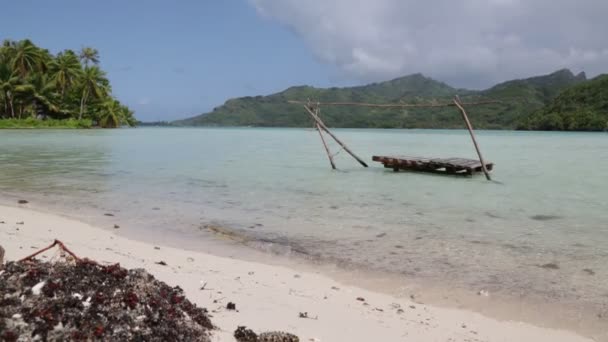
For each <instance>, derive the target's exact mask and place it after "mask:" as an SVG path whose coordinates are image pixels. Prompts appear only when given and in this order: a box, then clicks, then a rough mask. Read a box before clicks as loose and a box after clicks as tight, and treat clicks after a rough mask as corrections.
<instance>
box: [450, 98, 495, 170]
mask: <svg viewBox="0 0 608 342" xmlns="http://www.w3.org/2000/svg"><path fill="white" fill-rule="evenodd" d="M454 104H455V105H456V107H458V109H460V113H461V114H462V118H463V119H464V122H465V124H466V125H467V129H468V130H469V134H470V135H471V139H472V140H473V145H475V150H476V151H477V155H478V156H479V162H480V163H481V169H482V170H483V173H484V174H485V175H486V179H487V180H492V178H491V177H490V173H489V172H488V169H487V168H486V163H485V162H484V160H483V156H482V155H481V150H480V149H479V144H477V140H476V139H475V133H473V126H472V125H471V122H470V121H469V117H468V116H467V112H466V111H465V110H464V107H463V106H462V103H461V102H460V98H459V97H458V96H456V97H454Z"/></svg>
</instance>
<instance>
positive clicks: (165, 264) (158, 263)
mask: <svg viewBox="0 0 608 342" xmlns="http://www.w3.org/2000/svg"><path fill="white" fill-rule="evenodd" d="M155 264H157V265H161V266H167V263H166V262H164V261H162V260H161V261H158V262H155Z"/></svg>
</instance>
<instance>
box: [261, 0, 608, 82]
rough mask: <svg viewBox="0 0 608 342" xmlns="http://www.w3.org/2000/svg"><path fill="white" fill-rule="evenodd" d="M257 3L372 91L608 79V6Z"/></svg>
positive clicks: (318, 0) (466, 1)
mask: <svg viewBox="0 0 608 342" xmlns="http://www.w3.org/2000/svg"><path fill="white" fill-rule="evenodd" d="M250 2H251V3H252V4H253V6H255V8H256V9H257V10H258V13H259V14H260V15H262V16H264V17H267V18H269V19H271V20H276V21H278V22H279V23H281V24H282V25H284V26H285V27H287V28H288V29H290V30H292V31H293V32H294V33H295V34H296V35H298V36H299V37H301V38H302V39H303V40H304V42H305V43H306V44H307V45H308V46H309V47H310V48H311V49H312V51H313V52H314V54H315V55H316V56H317V58H319V59H320V60H321V61H323V62H325V63H329V64H333V65H335V66H337V67H338V68H339V70H341V71H342V72H344V73H345V74H346V75H347V76H349V77H354V78H357V79H360V80H363V81H377V80H383V79H387V78H392V77H398V76H401V75H404V74H409V73H416V72H422V73H424V74H426V75H429V76H432V77H435V78H438V79H441V80H445V81H448V82H450V83H453V84H455V85H458V86H473V87H480V86H487V85H490V84H491V83H493V82H496V81H500V80H505V79H511V78H516V77H525V76H529V75H534V74H542V73H547V72H551V71H554V70H556V69H558V68H564V67H568V68H571V69H573V71H583V70H584V71H586V72H587V73H588V74H591V75H595V74H598V73H602V72H606V71H608V54H607V53H606V49H607V47H608V40H606V39H605V35H606V33H608V20H606V19H605V15H606V14H607V13H608V1H607V0H580V1H575V0H527V1H523V0H461V1H458V2H456V1H453V0H307V1H301V0H250Z"/></svg>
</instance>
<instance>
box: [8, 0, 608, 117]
mask: <svg viewBox="0 0 608 342" xmlns="http://www.w3.org/2000/svg"><path fill="white" fill-rule="evenodd" d="M2 9H3V13H2V14H3V15H2V18H1V19H0V39H7V38H9V39H15V40H17V39H23V38H29V39H32V40H33V41H34V42H35V43H36V44H38V45H40V46H42V47H45V48H48V49H50V50H51V51H53V52H58V51H60V50H62V49H67V48H69V49H75V50H78V49H80V48H81V47H82V46H93V47H95V48H97V49H98V50H99V51H100V54H101V60H102V67H103V68H104V69H105V70H106V71H107V72H108V75H109V77H110V80H111V81H112V86H113V90H114V94H115V96H117V97H118V98H119V99H120V100H121V101H123V102H125V103H127V104H128V105H129V106H130V107H132V108H133V109H134V110H135V111H136V116H137V117H138V118H139V119H142V120H146V121H150V120H172V119H176V118H183V117H188V116H192V115H196V114H200V113H203V112H207V111H209V110H211V109H212V108H213V107H215V106H219V105H221V104H223V103H224V102H225V100H227V99H229V98H233V97H238V96H245V95H260V94H262V95H265V94H270V93H273V92H277V91H280V90H283V89H285V88H287V87H289V86H294V85H302V84H308V85H314V86H321V87H329V86H344V85H353V84H364V83H369V82H375V81H383V80H389V79H392V78H396V77H400V76H404V75H408V74H412V73H418V72H421V73H423V74H424V75H426V76H429V77H432V78H435V79H437V80H440V81H444V82H447V83H448V84H450V85H452V86H456V87H467V88H474V89H480V88H486V87H489V86H491V85H494V84H496V83H498V82H502V81H506V80H510V79H515V78H525V77H530V76H535V75H542V74H547V73H550V72H553V71H555V70H558V69H561V68H569V69H571V70H572V71H574V72H576V73H578V72H580V71H585V72H586V73H587V75H588V76H591V77H593V76H596V75H598V74H600V73H606V72H607V71H608V43H607V41H606V38H605V36H606V33H607V32H608V20H606V19H605V15H606V13H608V1H606V0H584V1H573V0H457V1H455V0H433V1H428V0H356V1H355V0H221V1H220V0H217V1H216V0H175V1H169V0H162V1H161V0H52V1H51V0H48V1H46V0H13V1H5V2H4V4H3V5H2Z"/></svg>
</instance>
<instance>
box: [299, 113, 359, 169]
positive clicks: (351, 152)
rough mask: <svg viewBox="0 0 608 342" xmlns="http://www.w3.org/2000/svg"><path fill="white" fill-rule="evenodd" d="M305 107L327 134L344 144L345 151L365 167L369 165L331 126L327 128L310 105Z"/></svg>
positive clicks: (341, 144)
mask: <svg viewBox="0 0 608 342" xmlns="http://www.w3.org/2000/svg"><path fill="white" fill-rule="evenodd" d="M304 108H305V109H306V111H307V112H308V114H310V116H312V118H313V120H315V122H316V123H317V125H318V126H320V127H321V128H322V129H323V130H324V131H325V132H327V134H329V136H330V137H332V138H333V139H334V140H335V141H336V142H337V143H338V144H340V146H342V148H344V151H346V152H348V154H350V155H351V156H352V157H353V158H355V159H356V160H357V161H358V162H359V164H361V165H362V166H363V167H367V164H366V163H365V162H364V161H363V160H361V158H359V157H357V155H356V154H355V153H354V152H353V151H351V150H350V149H349V148H348V146H346V145H345V144H344V143H343V142H342V141H340V139H338V137H336V136H335V135H334V134H333V133H332V132H331V131H330V130H329V128H327V126H325V123H323V121H322V120H321V118H319V117H318V116H317V115H316V114H315V113H314V112H313V111H312V110H311V109H310V108H309V106H308V105H304Z"/></svg>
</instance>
